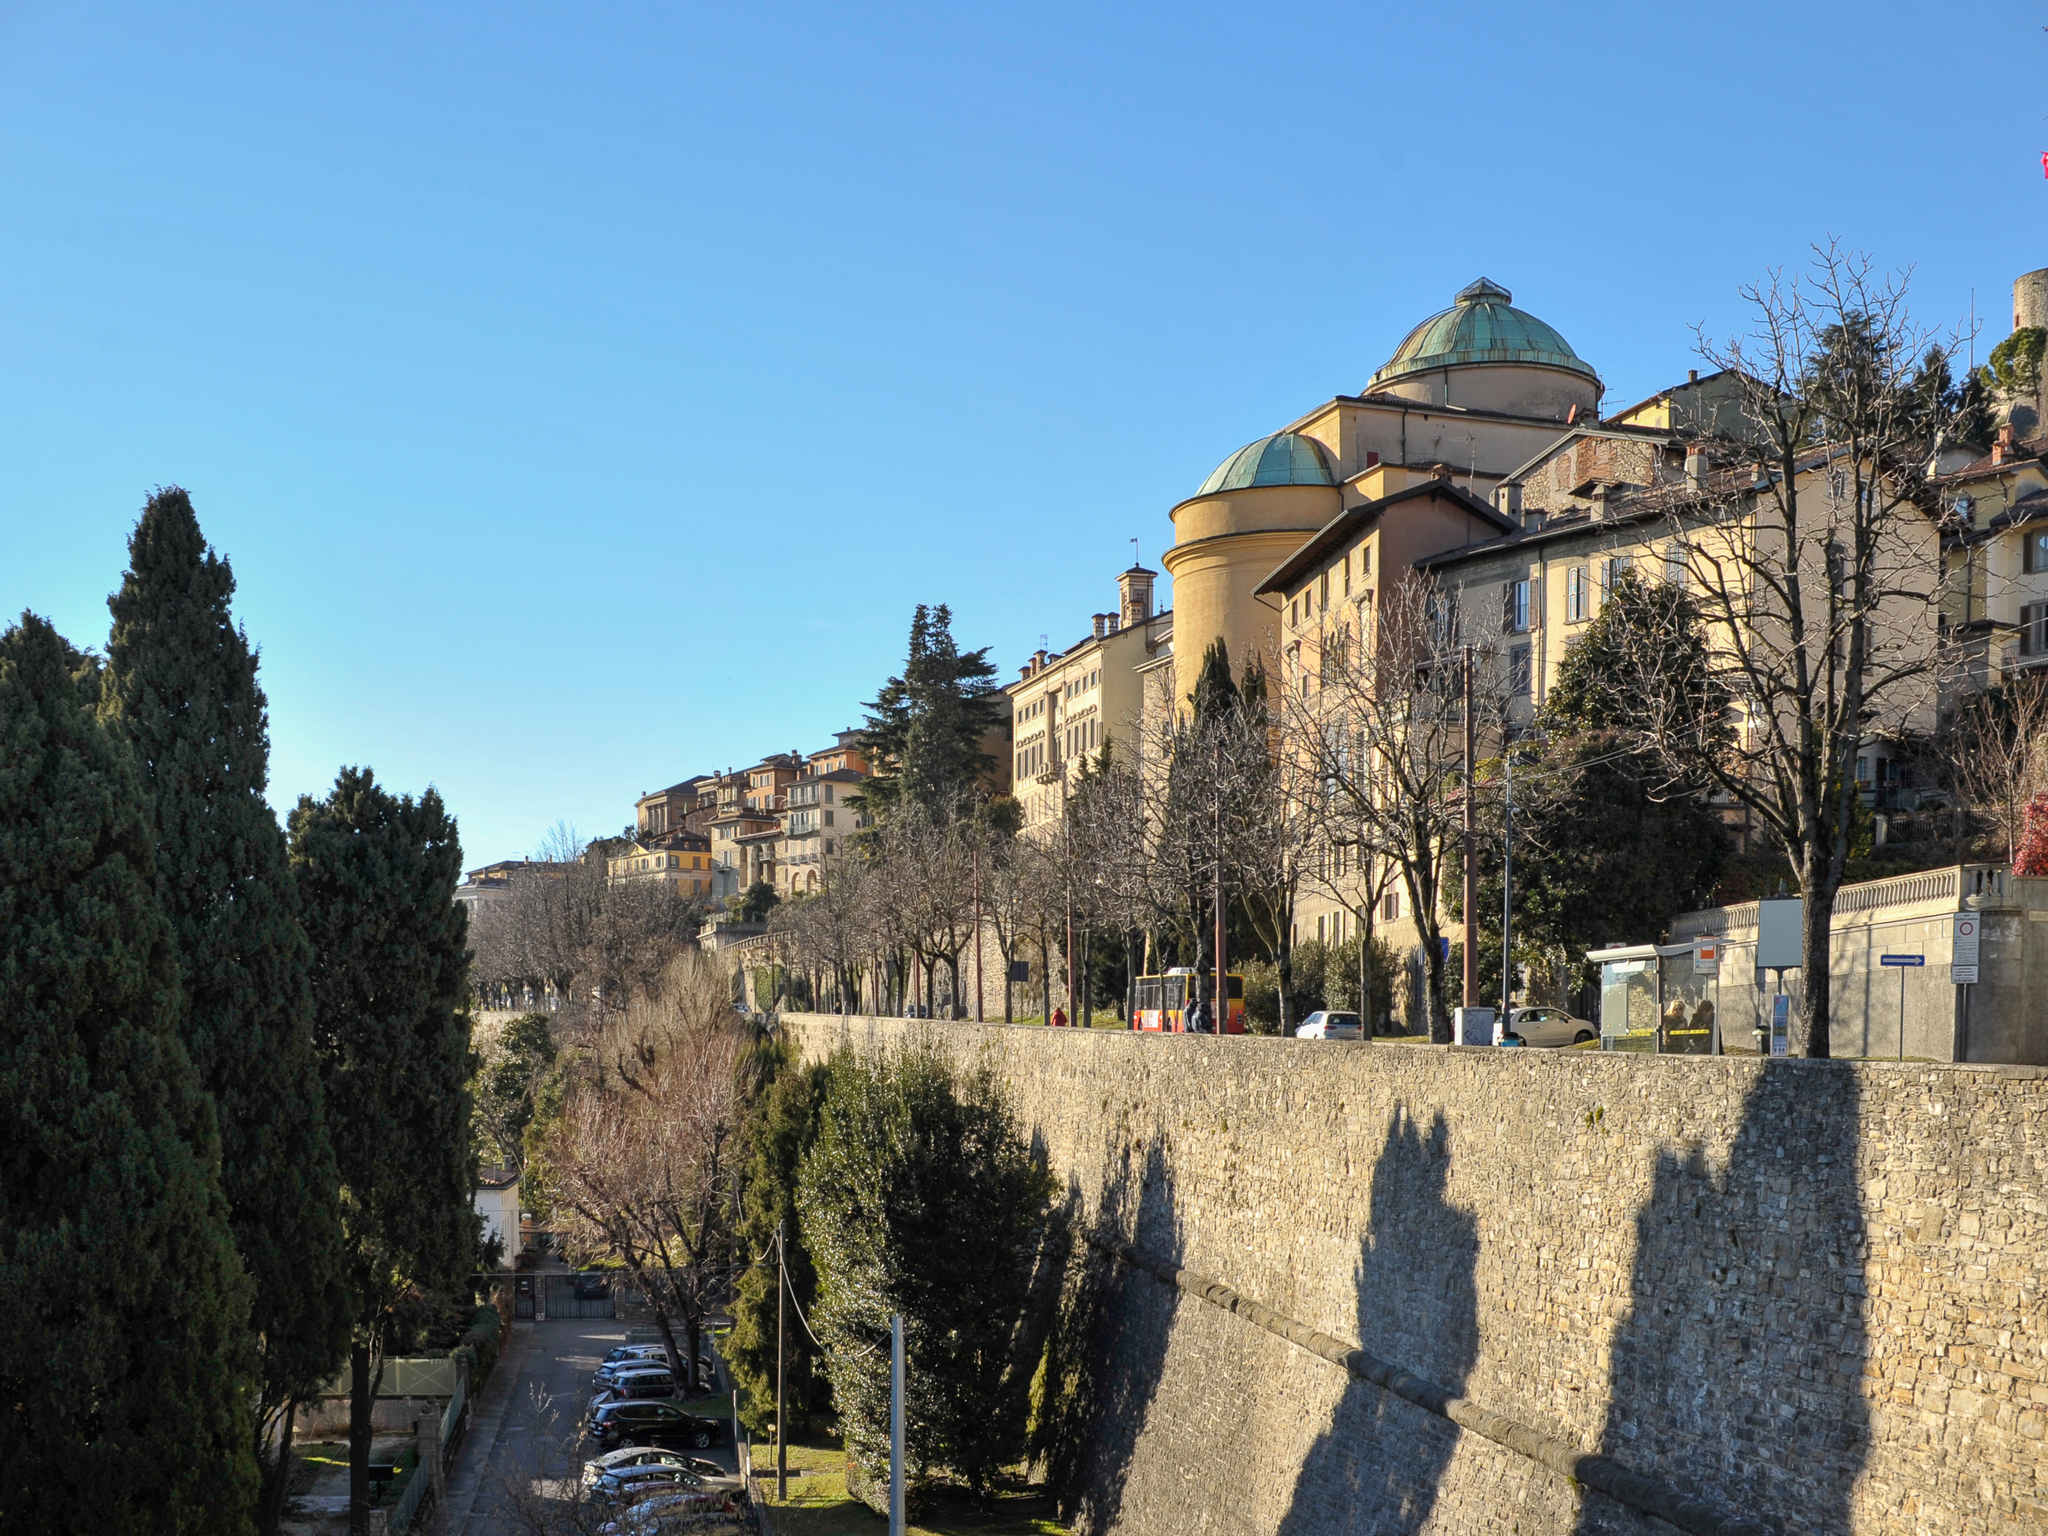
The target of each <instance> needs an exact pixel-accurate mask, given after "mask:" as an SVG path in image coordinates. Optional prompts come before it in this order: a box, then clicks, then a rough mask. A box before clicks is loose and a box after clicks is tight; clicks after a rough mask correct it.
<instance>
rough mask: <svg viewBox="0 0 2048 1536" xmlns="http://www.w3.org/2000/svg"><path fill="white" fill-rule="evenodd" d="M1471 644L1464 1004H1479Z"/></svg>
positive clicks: (1467, 655) (1467, 718) (1468, 666)
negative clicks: (1474, 940)
mask: <svg viewBox="0 0 2048 1536" xmlns="http://www.w3.org/2000/svg"><path fill="white" fill-rule="evenodd" d="M1473 766H1474V765H1473V760H1472V647H1471V646H1470V645H1469V644H1468V645H1467V646H1466V647H1465V905H1464V908H1463V911H1464V913H1465V943H1464V951H1465V976H1464V983H1465V987H1464V990H1465V1006H1466V1007H1467V1008H1476V1007H1477V1006H1478V1005H1479V948H1478V946H1477V945H1475V944H1474V943H1473V942H1472V937H1473V935H1474V934H1475V933H1476V932H1477V931H1478V928H1479V871H1478V869H1477V867H1476V866H1475V865H1474V863H1473V858H1474V854H1475V851H1476V849H1477V848H1478V842H1479V840H1478V838H1477V836H1476V835H1475V830H1476V829H1475V827H1474V823H1473V818H1472V770H1473Z"/></svg>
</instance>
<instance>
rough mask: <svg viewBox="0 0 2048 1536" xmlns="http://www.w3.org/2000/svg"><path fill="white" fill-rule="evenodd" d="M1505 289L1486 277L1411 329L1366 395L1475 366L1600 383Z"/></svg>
mask: <svg viewBox="0 0 2048 1536" xmlns="http://www.w3.org/2000/svg"><path fill="white" fill-rule="evenodd" d="M1513 297H1514V295H1513V294H1511V293H1509V292H1508V291H1507V289H1505V288H1503V287H1501V286H1500V284H1498V283H1496V282H1492V281H1489V280H1488V279H1486V278H1483V277H1482V278H1480V279H1479V280H1478V281H1476V282H1473V283H1468V284H1467V285H1466V286H1465V287H1463V288H1461V289H1459V290H1458V296H1457V298H1456V300H1455V301H1454V302H1453V303H1452V305H1451V307H1450V308H1449V309H1446V310H1444V311H1442V312H1441V313H1439V314H1434V315H1431V316H1430V317H1429V318H1428V319H1427V320H1425V321H1423V322H1422V324H1420V325H1418V326H1416V327H1415V329H1414V330H1412V331H1410V332H1409V333H1408V335H1407V338H1406V339H1405V340H1404V341H1403V342H1402V343H1401V345H1400V346H1398V347H1396V348H1395V349H1394V355H1393V356H1392V357H1390V358H1389V359H1387V362H1386V365H1385V366H1384V367H1382V368H1381V369H1380V371H1379V372H1378V373H1375V374H1374V375H1373V376H1372V378H1371V380H1370V381H1369V382H1368V383H1367V384H1366V386H1365V388H1366V393H1368V394H1370V393H1371V392H1372V391H1373V390H1375V389H1377V388H1379V387H1380V386H1381V385H1383V384H1391V383H1392V382H1393V381H1394V380H1396V379H1398V378H1401V377H1403V376H1405V375H1407V374H1411V373H1428V372H1431V371H1432V370H1434V369H1438V368H1457V367H1461V366H1468V365H1470V364H1474V363H1522V364H1529V365H1534V366H1537V367H1543V368H1562V369H1564V370H1566V371H1567V372H1570V373H1577V374H1583V375H1584V376H1585V377H1586V378H1589V379H1592V380H1594V381H1595V382H1598V380H1599V377H1600V376H1599V375H1598V374H1596V373H1595V372H1594V371H1593V366H1592V364H1590V363H1588V362H1587V361H1586V360H1585V359H1584V358H1582V357H1580V356H1579V354H1578V353H1576V352H1574V351H1573V350H1572V348H1571V343H1570V342H1568V341H1566V340H1565V339H1564V338H1563V337H1562V336H1560V335H1558V334H1557V332H1556V331H1554V330H1552V329H1551V328H1550V327H1549V326H1547V325H1545V324H1544V323H1543V322H1542V321H1541V320H1538V319H1537V318H1536V317H1535V316H1534V315H1532V314H1530V313H1528V312H1527V311H1526V310H1520V309H1516V308H1515V307H1514V305H1512V304H1510V303H1509V302H1508V301H1509V300H1510V299H1512V298H1513Z"/></svg>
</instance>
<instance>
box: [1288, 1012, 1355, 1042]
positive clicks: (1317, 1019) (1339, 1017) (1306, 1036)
mask: <svg viewBox="0 0 2048 1536" xmlns="http://www.w3.org/2000/svg"><path fill="white" fill-rule="evenodd" d="M1294 1038H1295V1039H1297V1040H1363V1039H1364V1038H1365V1020H1363V1019H1361V1018H1360V1017H1359V1016H1358V1015H1357V1014H1355V1013H1339V1012H1337V1011H1336V1010H1335V1009H1328V1008H1318V1009H1317V1010H1316V1011H1315V1012H1314V1013H1312V1014H1310V1015H1309V1016H1308V1017H1307V1018H1305V1019H1303V1020H1302V1021H1301V1024H1300V1026H1299V1027H1298V1028H1297V1029H1296V1030H1295V1031H1294Z"/></svg>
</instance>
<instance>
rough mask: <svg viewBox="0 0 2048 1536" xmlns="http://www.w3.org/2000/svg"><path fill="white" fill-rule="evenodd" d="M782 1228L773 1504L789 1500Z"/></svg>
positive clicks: (786, 1269)
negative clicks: (783, 1385)
mask: <svg viewBox="0 0 2048 1536" xmlns="http://www.w3.org/2000/svg"><path fill="white" fill-rule="evenodd" d="M782 1226H783V1224H782V1223H781V1222H779V1221H778V1222H776V1223H775V1502H776V1503H778V1504H783V1503H787V1502H788V1500H789V1435H788V1433H787V1429H788V1425H787V1420H788V1417H789V1398H788V1397H787V1396H785V1395H784V1393H783V1390H782V1306H783V1298H784V1296H785V1295H786V1294H787V1292H788V1290H789V1266H788V1265H787V1264H785V1263H784V1262H783V1257H782Z"/></svg>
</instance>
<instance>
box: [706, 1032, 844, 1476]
mask: <svg viewBox="0 0 2048 1536" xmlns="http://www.w3.org/2000/svg"><path fill="white" fill-rule="evenodd" d="M762 1065H763V1069H764V1070H765V1071H766V1072H767V1073H768V1074H769V1075H768V1077H767V1080H766V1082H765V1084H764V1085H763V1088H762V1091H761V1093H760V1095H759V1097H757V1098H756V1099H755V1101H754V1103H753V1106H752V1108H751V1110H750V1112H749V1115H748V1118H747V1125H746V1132H745V1135H746V1147H745V1151H744V1153H743V1154H742V1155H743V1157H744V1160H745V1166H744V1171H743V1173H742V1175H741V1178H742V1192H741V1202H742V1204H741V1214H740V1231H739V1249H740V1252H741V1253H742V1254H746V1255H752V1254H765V1255H767V1257H765V1258H763V1259H761V1260H759V1261H758V1262H756V1263H754V1264H753V1265H752V1266H750V1267H749V1268H748V1269H747V1270H745V1271H744V1272H743V1273H742V1274H741V1276H740V1280H739V1286H738V1294H737V1296H736V1297H735V1299H734V1301H733V1309H732V1332H731V1333H730V1334H728V1335H727V1336H726V1341H725V1351H724V1353H725V1362H726V1365H727V1366H728V1367H729V1368H730V1369H731V1371H732V1376H733V1380H734V1381H735V1382H737V1383H738V1384H739V1386H740V1388H741V1393H740V1395H741V1397H742V1398H743V1399H744V1401H745V1402H746V1407H745V1408H743V1409H742V1410H741V1417H742V1418H743V1419H745V1420H746V1422H747V1425H748V1426H749V1427H750V1428H751V1429H753V1430H754V1432H755V1433H756V1434H759V1435H764V1436H765V1435H766V1434H768V1432H769V1425H770V1424H772V1423H773V1422H774V1419H775V1415H776V1411H777V1407H776V1401H775V1349H776V1264H775V1255H774V1244H775V1239H776V1233H777V1231H778V1230H779V1231H780V1232H781V1234H782V1240H783V1245H784V1248H785V1250H786V1255H787V1257H786V1262H787V1265H788V1269H789V1288H790V1291H791V1293H792V1295H793V1296H794V1298H795V1303H796V1307H800V1308H801V1309H802V1310H803V1312H804V1314H805V1315H806V1316H808V1315H810V1314H811V1313H812V1312H814V1311H815V1310H816V1300H817V1294H818V1277H817V1271H816V1270H815V1269H814V1268H813V1266H812V1264H811V1254H810V1250H809V1249H808V1248H806V1247H805V1246H804V1240H803V1233H802V1231H801V1229H800V1227H799V1224H798V1221H797V1216H796V1185H797V1170H798V1169H799V1168H800V1167H801V1166H802V1164H803V1159H804V1154H805V1153H806V1152H808V1151H810V1149H811V1144H812V1143H813V1142H814V1141H815V1140H816V1139H817V1135H818V1112H819V1109H820V1107H821V1106H822V1105H823V1103H824V1098H825V1068H824V1067H822V1066H819V1065H809V1066H807V1065H805V1064H804V1063H803V1062H801V1061H799V1060H798V1059H797V1056H796V1052H795V1050H794V1048H793V1047H791V1046H790V1045H789V1044H788V1042H787V1041H780V1040H778V1041H774V1042H772V1043H770V1044H769V1045H768V1046H767V1047H766V1048H765V1050H764V1060H763V1063H762ZM783 1307H784V1312H783V1321H782V1336H783V1377H784V1381H783V1386H784V1391H785V1392H786V1394H787V1396H788V1412H787V1417H786V1420H785V1424H786V1427H787V1428H788V1429H789V1430H790V1431H791V1432H795V1431H797V1430H800V1429H802V1428H803V1427H804V1426H806V1425H809V1424H812V1423H815V1422H816V1421H817V1420H818V1419H819V1418H820V1417H822V1416H823V1415H824V1414H825V1413H826V1412H827V1410H828V1409H829V1407H830V1405H831V1392H830V1389H829V1388H828V1387H827V1386H826V1383H825V1378H824V1375H823V1374H822V1373H821V1372H820V1371H819V1369H818V1356H817V1351H816V1349H814V1348H813V1347H812V1344H811V1338H810V1334H809V1333H808V1331H807V1330H806V1329H805V1326H804V1324H803V1322H802V1321H801V1320H800V1319H799V1318H798V1317H797V1315H796V1309H795V1308H793V1307H791V1306H790V1305H789V1303H788V1301H787V1300H785V1301H784V1303H783Z"/></svg>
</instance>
